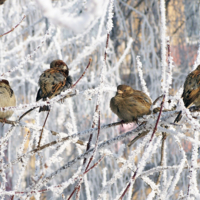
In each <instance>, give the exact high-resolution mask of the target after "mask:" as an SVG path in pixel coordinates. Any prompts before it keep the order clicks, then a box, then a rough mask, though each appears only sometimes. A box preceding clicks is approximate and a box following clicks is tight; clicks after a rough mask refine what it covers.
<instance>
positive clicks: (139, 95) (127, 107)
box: [110, 85, 152, 122]
mask: <svg viewBox="0 0 200 200" xmlns="http://www.w3.org/2000/svg"><path fill="white" fill-rule="evenodd" d="M151 104H152V102H151V99H150V98H149V97H148V96H147V95H146V94H145V93H144V92H142V91H139V90H134V89H132V88H131V87H130V86H128V85H119V86H118V87H117V93H116V95H115V97H113V98H112V99H111V100H110V108H111V110H112V111H113V112H114V113H115V114H116V115H117V116H118V117H119V118H120V119H122V120H123V121H124V122H132V121H136V122H138V117H142V116H143V115H147V114H150V107H151Z"/></svg>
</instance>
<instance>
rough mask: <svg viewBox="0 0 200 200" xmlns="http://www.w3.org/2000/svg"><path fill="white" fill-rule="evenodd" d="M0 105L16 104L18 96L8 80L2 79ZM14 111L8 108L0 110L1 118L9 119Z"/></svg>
mask: <svg viewBox="0 0 200 200" xmlns="http://www.w3.org/2000/svg"><path fill="white" fill-rule="evenodd" d="M0 99H1V100H0V107H1V108H4V107H10V106H16V97H15V94H14V92H13V90H12V88H11V87H10V84H9V82H8V81H7V80H5V79H1V80H0ZM13 112H14V111H12V110H8V111H6V112H1V111H0V119H8V118H9V117H11V116H12V114H13Z"/></svg>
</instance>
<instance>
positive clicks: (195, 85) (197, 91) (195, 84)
mask: <svg viewBox="0 0 200 200" xmlns="http://www.w3.org/2000/svg"><path fill="white" fill-rule="evenodd" d="M181 97H182V98H183V102H184V104H185V107H186V108H188V107H190V106H191V105H193V104H194V105H195V106H200V65H198V67H197V68H196V69H195V70H194V71H192V72H191V73H190V74H188V76H187V77H186V80H185V83H184V91H183V94H182V96H181ZM181 117H182V111H180V112H179V114H178V116H177V117H176V119H175V120H174V123H175V122H179V121H180V120H181Z"/></svg>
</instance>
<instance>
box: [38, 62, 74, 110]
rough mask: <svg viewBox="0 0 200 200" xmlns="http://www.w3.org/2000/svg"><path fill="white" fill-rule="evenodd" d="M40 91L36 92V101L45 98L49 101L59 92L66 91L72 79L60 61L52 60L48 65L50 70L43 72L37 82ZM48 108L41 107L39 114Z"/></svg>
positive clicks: (64, 64) (66, 67)
mask: <svg viewBox="0 0 200 200" xmlns="http://www.w3.org/2000/svg"><path fill="white" fill-rule="evenodd" d="M38 84H39V86H40V89H39V90H38V93H37V97H36V101H39V100H40V99H43V101H45V100H46V99H47V98H49V99H51V98H53V97H55V96H56V95H59V94H60V93H61V92H63V91H65V90H67V89H68V88H70V87H71V85H72V77H71V76H69V69H68V66H67V65H66V63H64V62H63V61H62V60H54V61H52V62H51V64H50V69H47V70H46V71H44V72H43V73H42V74H41V75H40V78H39V82H38ZM49 110H50V108H49V106H46V105H44V106H41V107H40V109H39V112H41V111H49Z"/></svg>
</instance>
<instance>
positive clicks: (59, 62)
mask: <svg viewBox="0 0 200 200" xmlns="http://www.w3.org/2000/svg"><path fill="white" fill-rule="evenodd" d="M55 67H59V68H61V69H63V70H64V71H66V70H67V71H68V66H67V65H66V63H65V62H63V61H62V60H53V61H52V62H51V64H50V68H55Z"/></svg>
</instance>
